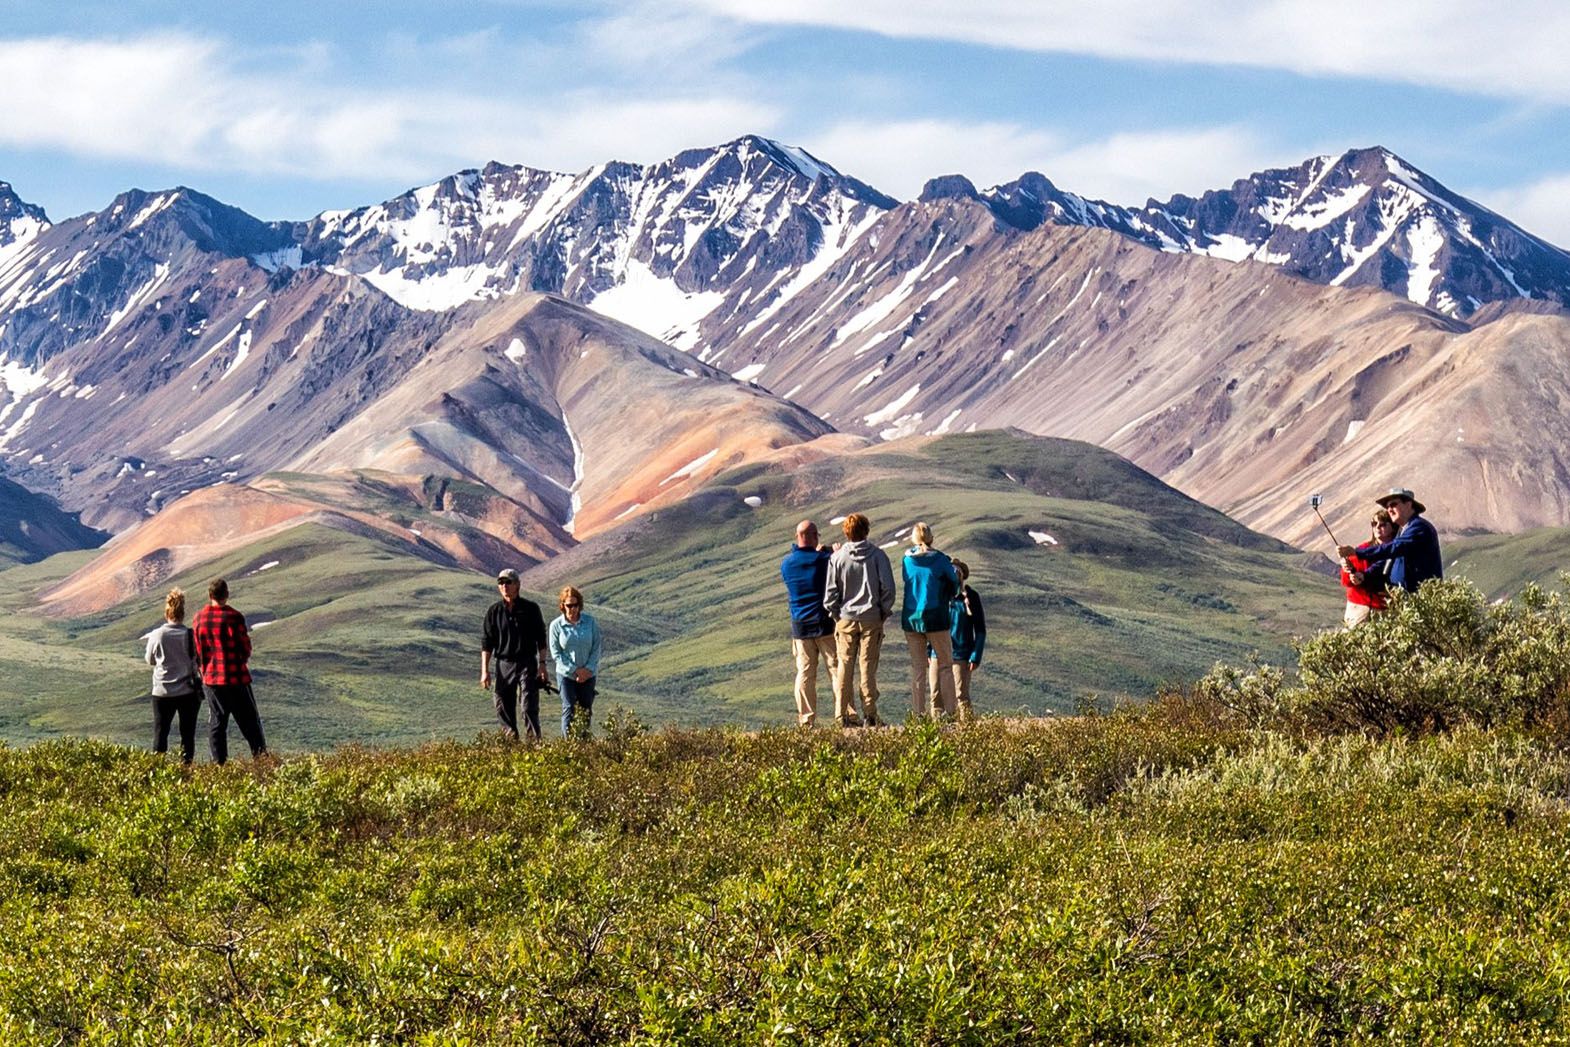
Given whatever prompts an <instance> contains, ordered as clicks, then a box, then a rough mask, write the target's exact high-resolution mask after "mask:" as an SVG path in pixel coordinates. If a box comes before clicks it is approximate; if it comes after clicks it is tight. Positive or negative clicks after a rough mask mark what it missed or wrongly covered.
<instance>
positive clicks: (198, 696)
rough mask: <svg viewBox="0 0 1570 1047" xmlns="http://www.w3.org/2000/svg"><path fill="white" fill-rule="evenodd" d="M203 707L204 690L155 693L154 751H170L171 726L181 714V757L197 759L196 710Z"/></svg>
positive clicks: (186, 759) (186, 760) (185, 759)
mask: <svg viewBox="0 0 1570 1047" xmlns="http://www.w3.org/2000/svg"><path fill="white" fill-rule="evenodd" d="M201 707H202V692H201V691H192V692H191V693H190V694H170V695H157V694H155V695H153V752H155V753H166V752H168V751H169V728H170V727H171V726H172V725H173V724H174V717H175V714H176V713H179V714H180V758H181V759H182V760H184V761H185V762H186V763H190V762H191V761H192V760H194V759H196V712H197V710H198V709H200V708H201Z"/></svg>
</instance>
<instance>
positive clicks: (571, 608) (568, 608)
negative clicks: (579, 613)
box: [562, 603, 583, 611]
mask: <svg viewBox="0 0 1570 1047" xmlns="http://www.w3.org/2000/svg"><path fill="white" fill-rule="evenodd" d="M582 606H583V604H581V603H564V604H562V610H564V611H576V610H577V609H578V608H580V607H582Z"/></svg>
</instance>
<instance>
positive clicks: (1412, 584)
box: [1336, 487, 1445, 629]
mask: <svg viewBox="0 0 1570 1047" xmlns="http://www.w3.org/2000/svg"><path fill="white" fill-rule="evenodd" d="M1374 502H1375V504H1376V505H1378V506H1379V509H1378V510H1377V511H1375V513H1374V515H1373V518H1372V519H1370V520H1369V522H1368V523H1369V528H1370V531H1369V537H1368V541H1366V542H1364V543H1363V544H1362V545H1356V546H1353V545H1343V546H1340V547H1338V548H1337V549H1336V553H1337V555H1338V556H1340V557H1341V585H1342V586H1343V587H1344V588H1345V589H1346V614H1345V616H1344V618H1343V621H1344V622H1345V624H1346V627H1347V628H1348V629H1350V628H1352V627H1353V626H1356V625H1361V624H1362V623H1363V622H1366V621H1367V620H1368V618H1369V616H1370V615H1372V614H1375V613H1377V612H1379V611H1383V610H1385V609H1386V608H1387V607H1388V606H1389V603H1390V594H1391V592H1392V591H1395V590H1400V591H1403V592H1409V593H1415V592H1417V588H1418V586H1420V585H1422V584H1423V583H1424V582H1426V581H1428V580H1429V579H1430V578H1443V577H1444V576H1445V565H1444V559H1443V558H1442V557H1441V556H1440V552H1439V532H1438V531H1437V530H1435V528H1434V525H1433V524H1432V523H1430V522H1429V521H1428V520H1427V519H1425V518H1424V516H1423V513H1425V512H1427V511H1428V507H1427V506H1425V505H1424V504H1423V503H1422V502H1420V501H1418V500H1417V496H1416V495H1414V494H1413V493H1412V491H1411V490H1410V489H1408V488H1405V487H1392V488H1391V489H1390V490H1389V491H1388V492H1386V493H1385V494H1382V495H1380V496H1379V497H1378V498H1376V499H1374Z"/></svg>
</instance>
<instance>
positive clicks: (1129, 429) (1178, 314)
mask: <svg viewBox="0 0 1570 1047" xmlns="http://www.w3.org/2000/svg"><path fill="white" fill-rule="evenodd" d="M716 338H717V343H716V345H715V348H714V351H713V352H712V353H711V355H710V359H715V360H717V361H718V362H720V363H721V364H722V365H724V366H727V367H731V368H735V369H741V368H744V367H746V368H747V370H745V371H743V372H742V373H746V374H750V375H753V376H755V380H756V381H758V382H760V383H762V384H765V385H767V386H768V387H769V388H771V389H776V390H783V391H786V392H787V394H788V395H789V396H791V397H792V398H794V399H796V400H798V401H799V402H801V403H803V404H805V405H807V406H809V407H811V408H812V409H813V410H814V411H816V412H818V413H819V414H820V415H821V416H823V417H825V418H828V419H830V420H831V421H833V422H834V423H835V424H836V425H838V426H840V427H841V428H844V429H847V430H851V431H854V430H861V431H864V432H874V433H879V434H881V435H883V436H886V437H895V436H899V435H904V434H906V433H914V432H952V431H965V430H969V429H975V428H995V427H1001V426H1010V425H1012V426H1018V427H1020V428H1022V429H1025V430H1027V431H1030V432H1035V433H1041V434H1044V435H1054V436H1068V437H1073V438H1077V439H1083V440H1088V441H1090V442H1093V443H1097V444H1100V445H1101V446H1104V447H1107V448H1109V449H1111V450H1114V451H1117V452H1118V453H1120V454H1123V455H1125V456H1127V457H1128V458H1130V459H1131V460H1133V461H1134V462H1136V463H1138V464H1139V465H1141V466H1142V467H1144V468H1147V469H1149V470H1151V471H1152V472H1154V473H1156V474H1157V475H1158V476H1160V477H1162V478H1163V479H1164V480H1166V481H1167V482H1169V483H1172V484H1173V485H1175V486H1177V487H1178V488H1179V489H1180V490H1183V491H1184V492H1185V493H1187V494H1190V495H1192V496H1194V497H1197V498H1199V499H1201V500H1203V501H1206V502H1207V503H1209V504H1211V505H1215V506H1217V507H1219V508H1221V509H1222V510H1224V511H1226V512H1228V513H1230V514H1232V515H1234V516H1235V517H1237V518H1238V519H1239V520H1241V521H1243V522H1245V523H1247V524H1249V525H1250V526H1253V527H1256V528H1259V529H1262V530H1265V531H1267V532H1269V533H1272V534H1275V535H1277V536H1278V537H1281V538H1284V539H1286V540H1288V541H1294V542H1310V541H1313V540H1314V539H1315V534H1316V532H1317V531H1318V528H1319V524H1318V522H1317V520H1315V518H1314V517H1313V516H1312V515H1311V514H1309V513H1307V511H1306V507H1305V506H1304V499H1305V496H1306V495H1307V494H1308V493H1309V491H1310V490H1313V489H1317V488H1323V489H1324V490H1325V493H1326V495H1327V497H1328V498H1329V502H1328V506H1329V508H1331V509H1332V510H1334V511H1335V512H1336V513H1337V514H1339V515H1340V516H1342V517H1352V518H1357V517H1361V516H1362V514H1363V509H1364V508H1365V507H1366V505H1367V503H1368V498H1369V496H1370V495H1371V494H1372V492H1373V491H1374V490H1376V489H1382V488H1385V487H1388V486H1390V485H1391V484H1393V483H1398V482H1399V483H1404V484H1408V485H1410V486H1413V487H1416V488H1419V489H1420V491H1421V493H1423V494H1424V495H1425V500H1426V501H1427V502H1428V503H1429V505H1430V507H1431V511H1432V513H1433V515H1434V516H1435V518H1436V519H1437V520H1438V521H1439V523H1440V524H1441V525H1442V526H1443V527H1445V528H1446V529H1448V530H1457V529H1471V528H1480V529H1491V530H1497V529H1514V528H1518V527H1529V526H1539V525H1543V524H1552V523H1562V522H1570V476H1567V472H1566V465H1565V460H1564V455H1565V452H1564V451H1563V448H1565V447H1566V446H1570V421H1567V418H1566V414H1565V411H1564V404H1565V398H1566V390H1565V383H1564V379H1563V375H1564V374H1565V370H1566V368H1565V363H1566V358H1567V355H1570V322H1567V321H1566V319H1565V318H1564V317H1562V316H1560V315H1524V314H1509V315H1506V316H1504V317H1502V318H1500V319H1498V320H1495V321H1494V322H1492V323H1489V324H1486V325H1484V326H1482V327H1478V328H1476V329H1471V328H1468V327H1467V326H1466V325H1464V324H1462V323H1460V322H1457V321H1454V320H1452V319H1450V318H1447V317H1444V316H1440V315H1439V314H1436V313H1433V312H1431V311H1428V310H1426V309H1423V308H1421V307H1419V306H1416V305H1414V304H1412V303H1410V302H1406V301H1403V300H1401V299H1398V298H1395V297H1394V296H1392V295H1389V294H1386V293H1384V292H1381V291H1375V290H1357V289H1344V288H1336V287H1324V286H1320V285H1317V284H1312V283H1308V282H1306V281H1303V280H1299V279H1296V278H1293V277H1290V276H1288V275H1286V274H1283V273H1282V272H1281V271H1280V270H1279V269H1277V268H1274V267H1271V266H1267V265H1263V264H1256V263H1229V262H1224V261H1218V260H1213V259H1208V258H1199V257H1194V256H1191V255H1180V254H1163V253H1160V252H1156V251H1152V250H1149V249H1147V248H1144V247H1142V246H1139V245H1136V244H1133V243H1131V242H1129V241H1128V240H1126V239H1124V238H1121V237H1118V236H1115V235H1113V234H1110V233H1107V232H1104V231H1102V230H1095V229H1074V228H1062V227H1055V226H1043V227H1042V228H1040V229H1037V230H1035V231H1033V232H1029V233H1020V234H1017V235H1012V236H999V235H998V234H997V230H996V229H995V228H994V226H993V220H992V218H991V215H990V214H989V213H988V212H986V211H985V209H983V208H981V207H978V206H976V205H975V204H974V203H973V202H970V201H965V200H944V201H936V202H926V203H920V204H914V205H907V206H905V207H902V208H901V209H899V210H898V211H896V212H893V213H891V215H889V216H886V217H885V218H884V219H883V220H882V221H881V222H880V223H879V224H878V225H877V226H876V227H874V229H873V230H872V231H871V232H869V233H868V234H867V235H866V236H865V237H864V238H863V240H862V242H861V243H860V244H859V245H858V248H857V249H856V250H855V251H853V252H851V254H850V255H848V256H847V257H846V258H845V259H843V260H842V261H841V262H840V263H839V264H838V265H837V266H835V267H834V268H832V269H830V270H829V271H828V272H827V273H825V274H824V276H823V277H822V278H821V280H819V281H818V282H817V283H816V284H815V285H814V286H812V287H809V288H807V289H804V290H802V291H800V292H798V293H797V294H795V295H794V297H792V298H791V299H790V300H789V301H787V302H785V303H784V304H783V305H781V306H780V307H779V308H778V310H777V312H775V313H773V314H770V315H768V316H767V318H766V322H765V323H763V324H761V325H760V326H759V327H758V328H756V329H755V330H753V331H750V332H749V331H747V330H745V328H738V329H736V330H735V332H734V333H725V332H720V333H717V334H716ZM1348 526H1350V523H1349V524H1348ZM1354 530H1355V528H1354Z"/></svg>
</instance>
